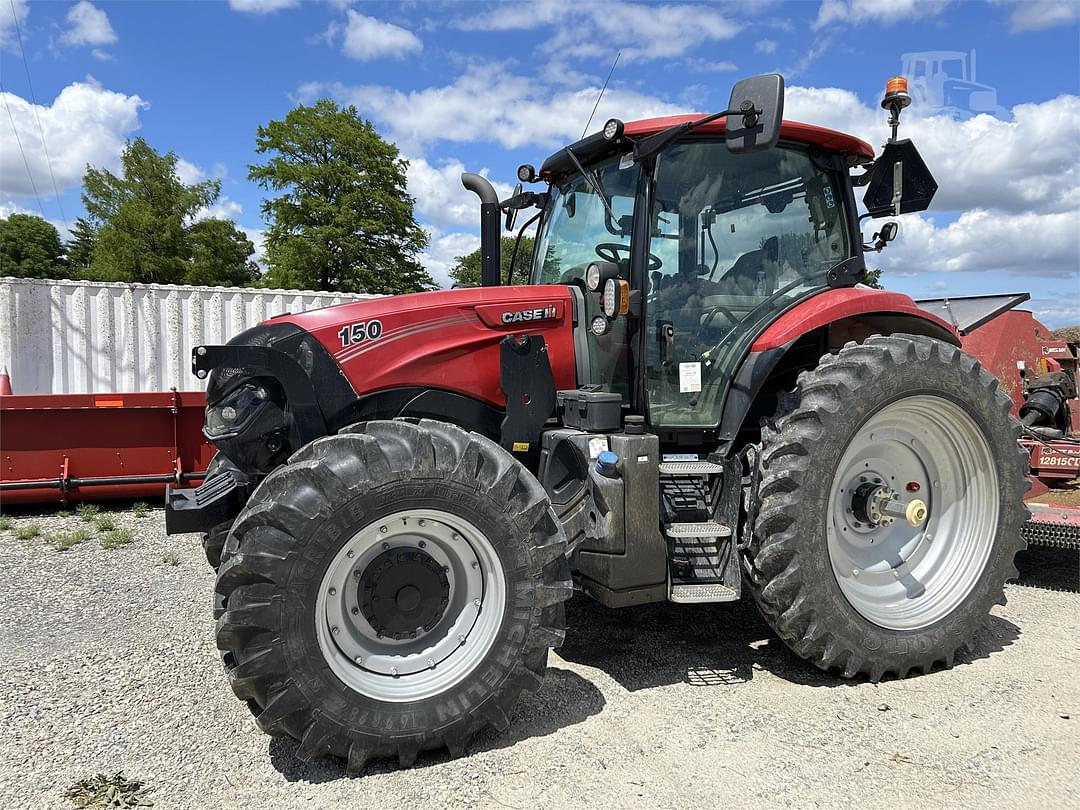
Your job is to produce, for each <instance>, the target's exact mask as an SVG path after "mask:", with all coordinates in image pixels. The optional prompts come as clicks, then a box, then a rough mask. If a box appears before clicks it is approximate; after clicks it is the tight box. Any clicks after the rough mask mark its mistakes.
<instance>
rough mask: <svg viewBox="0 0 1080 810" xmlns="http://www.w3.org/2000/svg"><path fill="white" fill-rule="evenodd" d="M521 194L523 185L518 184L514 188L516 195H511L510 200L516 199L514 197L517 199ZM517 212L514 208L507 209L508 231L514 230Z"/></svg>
mask: <svg viewBox="0 0 1080 810" xmlns="http://www.w3.org/2000/svg"><path fill="white" fill-rule="evenodd" d="M520 193H521V183H518V184H517V185H516V186H514V193H513V194H511V195H510V199H511V200H512V199H514V197H516V196H517V195H518V194H520ZM517 212H518V209H516V208H513V207H511V208H507V209H506V230H508V231H512V230H514V223H515V222H517Z"/></svg>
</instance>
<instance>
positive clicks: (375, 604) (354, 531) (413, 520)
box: [216, 420, 572, 774]
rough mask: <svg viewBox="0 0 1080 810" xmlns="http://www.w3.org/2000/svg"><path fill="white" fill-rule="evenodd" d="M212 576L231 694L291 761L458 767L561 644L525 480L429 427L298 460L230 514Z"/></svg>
mask: <svg viewBox="0 0 1080 810" xmlns="http://www.w3.org/2000/svg"><path fill="white" fill-rule="evenodd" d="M224 559H225V561H224V562H223V564H222V566H221V569H220V570H219V573H218V580H217V586H216V590H217V596H218V600H219V603H220V605H221V607H222V608H223V612H222V614H221V617H220V619H219V620H218V628H217V643H218V647H219V649H220V650H221V651H222V659H223V661H224V663H225V668H226V671H227V672H228V674H229V680H230V683H231V685H232V688H233V691H234V692H235V693H236V695H237V697H239V698H240V699H241V700H244V701H246V702H247V704H248V706H249V707H250V708H251V711H252V713H253V714H254V715H255V717H256V720H257V722H258V724H259V726H260V727H261V728H262V729H263V730H264V731H266V732H267V733H269V734H274V735H285V736H289V737H292V738H293V739H295V740H296V741H297V742H299V743H300V745H299V748H298V750H297V756H299V757H300V758H301V759H305V760H311V759H316V758H319V757H322V756H326V755H331V756H337V757H341V758H343V759H345V760H346V761H347V771H348V773H350V774H356V773H357V772H359V771H360V770H361V769H362V768H363V766H364V764H365V763H366V762H367V760H368V759H369V758H370V757H379V756H388V755H389V756H396V757H397V758H398V760H399V762H400V764H401V765H402V766H407V765H410V764H412V762H413V761H414V760H415V758H416V756H417V754H418V753H419V752H420V751H424V750H429V749H436V748H441V747H443V746H445V747H447V748H448V749H449V750H450V752H451V754H452V755H455V756H456V755H460V754H461V753H463V751H464V749H465V746H466V744H467V742H468V741H469V739H470V738H471V737H472V736H473V735H474V734H475V733H476V732H477V731H479V730H480V729H481V728H484V727H486V726H488V725H494V726H495V727H496V728H498V729H500V730H502V729H504V728H506V726H507V724H508V715H509V712H510V709H511V707H512V706H513V704H514V702H515V701H516V699H517V697H518V695H519V694H520V692H521V691H522V690H523V689H529V690H535V689H536V688H538V687H539V685H540V683H541V681H542V678H543V675H544V669H545V667H546V662H547V652H548V649H549V647H552V646H558V645H559V644H560V643H561V642H562V639H563V635H564V630H563V602H564V601H565V600H566V599H567V598H569V596H570V595H571V593H572V583H571V581H570V576H569V565H568V562H567V559H566V536H565V533H564V532H563V529H562V526H561V524H560V523H559V521H558V520H557V519H556V517H555V514H554V512H553V511H552V509H551V504H550V502H549V501H548V499H547V496H546V494H545V492H544V490H543V488H542V487H541V486H540V484H539V482H538V481H537V480H536V479H535V477H533V476H532V474H531V473H529V472H528V470H526V469H525V468H524V467H523V466H522V465H521V464H520V463H518V462H517V461H516V460H515V459H514V458H512V457H511V456H510V455H509V454H507V453H506V452H505V451H504V450H502V449H501V448H500V447H499V446H498V445H496V444H494V443H493V442H491V441H490V440H488V439H486V438H483V437H482V436H479V435H477V434H474V433H466V432H465V431H464V430H461V429H460V428H457V427H454V426H452V425H448V424H444V423H441V422H433V421H427V420H425V421H420V422H418V423H413V422H408V421H393V422H369V423H366V424H360V425H356V426H354V427H353V428H350V429H349V431H348V432H345V433H343V434H339V435H337V436H329V437H325V438H322V439H318V440H316V441H314V442H312V443H311V444H310V445H308V446H307V447H305V448H302V449H301V450H300V451H298V452H297V453H296V454H294V455H293V457H292V458H291V459H290V460H289V462H288V464H286V465H284V466H282V467H280V468H279V469H277V470H275V471H274V472H273V473H271V474H270V475H269V476H268V477H267V478H266V479H265V480H264V481H263V482H262V484H261V485H260V486H259V488H258V489H257V490H256V491H255V493H254V494H253V495H252V497H251V499H250V500H249V502H248V504H247V505H246V507H245V509H244V511H243V512H242V513H241V515H240V516H239V517H238V518H237V520H236V523H235V525H234V527H233V530H232V533H231V534H230V536H229V540H228V543H227V547H226V553H225V557H224Z"/></svg>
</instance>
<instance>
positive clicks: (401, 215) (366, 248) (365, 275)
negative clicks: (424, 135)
mask: <svg viewBox="0 0 1080 810" xmlns="http://www.w3.org/2000/svg"><path fill="white" fill-rule="evenodd" d="M255 149H256V151H257V152H258V153H259V154H260V155H268V157H267V160H266V162H265V163H263V164H256V165H251V166H249V167H248V178H249V179H251V180H254V181H256V182H257V183H258V184H259V185H260V186H262V187H263V188H264V189H266V190H267V191H271V192H283V193H282V194H280V196H277V197H272V198H270V199H267V200H264V201H263V205H262V210H263V216H264V217H265V219H266V221H267V224H268V229H267V233H266V260H267V264H268V265H269V268H270V269H269V271H268V272H267V275H266V282H267V284H269V285H271V286H279V285H280V286H287V287H305V288H308V289H319V290H341V291H344V292H372V293H391V294H397V293H404V292H415V291H417V290H422V289H430V288H432V287H434V286H435V285H434V282H433V281H432V279H431V276H429V275H428V273H427V271H426V270H424V268H423V266H422V265H421V264H420V262H419V260H418V258H417V257H418V254H419V253H420V251H422V250H423V249H424V248H425V247H426V246H427V241H428V240H427V234H426V233H425V232H424V230H423V229H422V228H421V227H420V226H419V225H418V224H417V222H416V219H415V217H414V215H413V199H412V198H411V197H410V196H408V194H407V193H406V190H405V170H406V168H407V167H408V164H407V162H406V161H404V160H402V159H401V158H400V157H399V153H398V149H397V147H396V146H394V145H393V144H390V143H387V142H386V141H384V140H383V139H382V138H381V137H380V136H379V134H378V133H377V132H376V131H375V128H374V127H373V126H372V125H371V123H370V122H369V121H365V120H364V119H363V118H361V117H360V115H359V113H357V111H356V108H355V107H351V106H350V107H344V108H342V107H338V105H337V104H335V103H334V102H333V101H330V100H329V99H322V100H320V101H318V102H316V103H315V104H314V105H313V106H310V107H309V106H305V105H300V106H298V107H296V108H295V109H293V110H291V111H290V112H289V113H288V115H286V116H285V119H284V120H283V121H271V122H270V123H268V124H267V125H266V126H261V127H259V129H258V133H257V137H256V146H255Z"/></svg>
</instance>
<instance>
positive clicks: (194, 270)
mask: <svg viewBox="0 0 1080 810" xmlns="http://www.w3.org/2000/svg"><path fill="white" fill-rule="evenodd" d="M189 236H190V239H191V266H190V268H189V269H188V271H187V274H186V277H185V281H186V283H188V284H205V285H221V286H225V287H246V286H251V285H252V284H255V283H256V282H257V281H258V280H259V266H258V265H257V264H255V262H253V261H251V255H252V254H253V253H254V252H255V245H253V244H252V243H251V240H250V239H248V237H247V234H245V233H244V232H243V231H241V230H240V229H239V228H237V227H236V226H235V225H233V224H232V223H231V222H229V221H228V220H224V219H204V220H202V221H200V222H196V223H195V224H194V225H192V226H191V228H190V230H189Z"/></svg>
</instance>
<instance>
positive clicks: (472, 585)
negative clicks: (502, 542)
mask: <svg viewBox="0 0 1080 810" xmlns="http://www.w3.org/2000/svg"><path fill="white" fill-rule="evenodd" d="M397 550H400V551H401V552H403V553H412V552H415V551H417V550H419V551H422V552H423V554H424V555H426V558H427V559H430V560H432V561H434V563H436V564H437V566H438V567H441V569H442V572H443V575H444V576H445V580H446V588H447V591H448V597H447V602H448V604H447V605H446V607H445V609H444V611H443V612H442V613H441V615H440V616H439V618H438V620H437V623H435V624H434V626H432V627H430V628H429V629H426V630H425V629H424V628H416V637H415V638H402V639H397V638H390V637H387V636H385V635H380V634H379V633H378V632H377V631H376V630H375V628H374V627H373V625H372V623H371V622H370V621H369V620H368V618H367V616H366V615H365V612H364V609H363V608H362V606H361V600H362V598H363V597H362V593H361V591H360V587H361V585H360V583H361V582H362V581H363V578H364V576H365V571H366V570H367V569H368V566H369V565H370V564H371V563H372V562H373V561H376V560H379V559H382V558H385V553H386V552H391V553H394V552H395V551H397ZM505 604H506V577H505V575H504V574H503V570H502V566H501V565H500V563H499V557H498V554H497V553H496V552H495V548H494V547H493V546H492V545H491V542H490V541H489V540H488V539H487V538H486V537H485V536H484V534H483V533H482V532H481V531H480V530H479V529H477V528H476V527H475V526H474V525H473V524H472V523H470V522H469V521H467V520H465V519H463V518H461V517H458V516H457V515H454V514H451V513H449V512H444V511H441V510H437V509H410V510H407V511H404V512H397V513H395V514H393V515H388V516H386V517H384V518H381V519H380V520H377V521H374V522H372V523H370V524H368V525H367V526H365V527H364V528H362V529H361V530H360V531H358V532H356V533H355V534H354V535H353V536H352V537H350V538H349V539H348V540H347V541H346V542H345V544H344V545H343V546H342V547H341V549H340V550H339V551H338V553H337V554H336V555H335V557H334V559H333V560H332V561H331V563H330V565H329V567H328V568H327V570H326V573H325V575H324V576H323V578H322V582H321V583H320V585H319V596H318V599H317V602H316V607H315V629H316V635H317V638H318V642H319V648H320V650H321V651H322V654H323V658H325V659H326V663H327V664H328V665H329V666H330V668H331V670H333V672H334V674H335V675H337V677H338V678H340V679H341V681H342V682H343V683H344V684H345V685H346V686H348V687H349V688H350V689H353V690H354V691H356V692H359V693H360V694H362V695H364V696H366V697H369V698H373V699H376V700H384V701H391V702H404V701H414V700H422V699H424V698H429V697H432V696H434V695H437V694H440V693H442V692H445V691H446V690H447V689H449V688H451V687H452V686H454V685H455V684H457V683H459V682H460V681H461V680H462V679H464V678H465V677H466V676H467V675H468V674H469V673H470V672H472V671H473V670H475V669H476V667H477V666H479V664H480V662H481V661H483V659H484V657H485V656H486V655H487V653H488V651H489V650H490V649H491V646H492V644H493V643H494V642H495V638H496V636H497V635H498V632H499V627H500V625H501V624H502V618H503V612H504V609H505Z"/></svg>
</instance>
